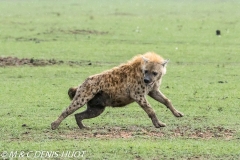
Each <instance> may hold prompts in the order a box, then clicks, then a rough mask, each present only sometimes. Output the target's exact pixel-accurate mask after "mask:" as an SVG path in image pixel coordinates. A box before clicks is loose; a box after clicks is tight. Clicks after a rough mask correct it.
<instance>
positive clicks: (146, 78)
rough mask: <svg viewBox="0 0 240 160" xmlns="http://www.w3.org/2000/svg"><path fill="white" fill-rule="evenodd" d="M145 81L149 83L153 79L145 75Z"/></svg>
mask: <svg viewBox="0 0 240 160" xmlns="http://www.w3.org/2000/svg"><path fill="white" fill-rule="evenodd" d="M143 81H144V83H146V84H149V83H151V82H152V79H151V78H150V77H144V79H143Z"/></svg>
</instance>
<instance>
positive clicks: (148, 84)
mask: <svg viewBox="0 0 240 160" xmlns="http://www.w3.org/2000/svg"><path fill="white" fill-rule="evenodd" d="M153 84H154V82H153V81H152V82H150V83H146V85H147V86H152V85H153Z"/></svg>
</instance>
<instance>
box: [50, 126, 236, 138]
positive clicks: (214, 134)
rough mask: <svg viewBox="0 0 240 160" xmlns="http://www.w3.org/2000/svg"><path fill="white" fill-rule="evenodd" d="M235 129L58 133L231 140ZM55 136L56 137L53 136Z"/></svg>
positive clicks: (103, 129)
mask: <svg viewBox="0 0 240 160" xmlns="http://www.w3.org/2000/svg"><path fill="white" fill-rule="evenodd" d="M47 132H48V133H47V136H48V137H49V138H54V137H51V132H49V131H47ZM234 133H235V131H233V130H230V129H226V128H223V127H213V128H210V127H208V128H205V129H204V130H203V129H191V128H189V127H181V128H180V127H177V128H175V129H173V130H171V131H164V129H155V128H152V127H149V128H142V127H136V126H132V127H128V128H122V127H114V128H110V127H108V128H105V127H104V128H95V129H94V128H93V129H83V130H79V129H78V128H76V129H73V130H69V131H66V130H65V131H64V132H62V133H59V135H60V137H61V138H63V139H79V138H94V137H95V138H101V139H115V138H124V139H126V138H134V137H143V138H144V137H145V138H148V137H152V138H161V137H163V138H164V137H183V138H190V139H212V138H221V139H225V140H231V139H233V137H234ZM55 138H56V137H55Z"/></svg>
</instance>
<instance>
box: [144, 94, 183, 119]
mask: <svg viewBox="0 0 240 160" xmlns="http://www.w3.org/2000/svg"><path fill="white" fill-rule="evenodd" d="M148 95H149V96H150V97H152V98H153V99H155V100H157V101H158V102H160V103H162V104H164V105H165V106H166V107H167V108H169V109H170V110H171V112H172V113H173V115H174V116H176V117H183V113H181V112H179V111H178V110H176V109H175V108H174V107H173V105H172V103H171V101H170V100H169V99H168V98H167V97H165V96H164V95H163V94H162V93H161V92H160V91H159V90H153V91H151V92H149V94H148Z"/></svg>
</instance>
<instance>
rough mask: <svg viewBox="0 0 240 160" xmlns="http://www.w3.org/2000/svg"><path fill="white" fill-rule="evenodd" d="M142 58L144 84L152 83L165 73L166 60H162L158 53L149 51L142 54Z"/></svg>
mask: <svg viewBox="0 0 240 160" xmlns="http://www.w3.org/2000/svg"><path fill="white" fill-rule="evenodd" d="M142 59H143V63H142V72H143V81H144V83H145V84H146V85H152V84H154V83H155V82H157V81H158V80H160V79H161V77H162V76H163V75H164V74H166V66H167V63H168V60H164V59H163V58H162V57H160V56H159V55H157V54H155V53H151V52H150V53H146V54H145V55H143V57H142Z"/></svg>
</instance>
